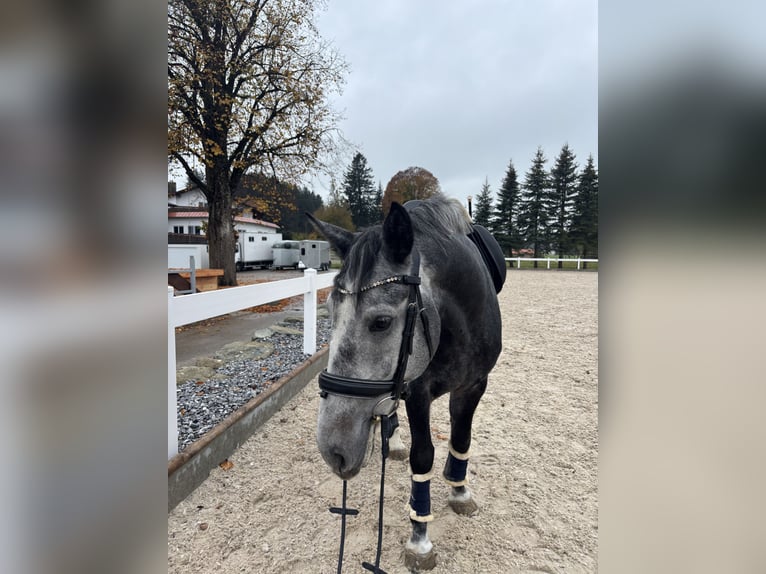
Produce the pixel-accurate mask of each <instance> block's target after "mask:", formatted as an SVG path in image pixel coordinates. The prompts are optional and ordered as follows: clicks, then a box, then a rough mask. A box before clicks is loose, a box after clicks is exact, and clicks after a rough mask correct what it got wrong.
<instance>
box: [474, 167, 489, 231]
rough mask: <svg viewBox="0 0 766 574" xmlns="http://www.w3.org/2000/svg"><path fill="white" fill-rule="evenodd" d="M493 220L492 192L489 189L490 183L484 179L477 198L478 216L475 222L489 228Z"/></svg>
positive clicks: (475, 216) (475, 217)
mask: <svg viewBox="0 0 766 574" xmlns="http://www.w3.org/2000/svg"><path fill="white" fill-rule="evenodd" d="M491 218H492V192H491V191H490V189H489V181H488V180H487V178H486V177H485V178H484V184H483V185H482V186H481V191H480V192H479V195H477V196H476V215H474V217H473V222H474V223H475V224H477V225H483V226H484V227H487V228H489V226H490V223H491Z"/></svg>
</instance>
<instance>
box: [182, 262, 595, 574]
mask: <svg viewBox="0 0 766 574" xmlns="http://www.w3.org/2000/svg"><path fill="white" fill-rule="evenodd" d="M500 304H501V309H502V312H503V329H504V346H503V354H502V355H501V356H500V359H499V360H498V364H497V366H496V367H495V369H494V370H493V372H492V373H491V374H490V380H489V387H488V390H487V393H486V395H485V397H484V399H483V400H482V402H481V404H480V405H479V408H478V410H477V412H476V417H475V421H474V434H473V436H474V440H473V445H472V458H471V462H470V464H469V477H470V481H471V485H472V489H473V491H474V493H475V495H476V499H477V502H478V503H479V505H480V510H479V512H478V513H477V514H476V515H475V516H473V517H471V518H467V517H463V516H457V515H455V514H454V513H453V512H452V511H451V510H450V509H449V507H448V506H447V493H448V487H447V486H446V484H444V482H443V481H442V480H440V479H439V478H438V477H437V478H435V480H434V481H433V482H432V487H431V488H432V499H433V500H432V511H433V513H434V515H435V517H436V518H435V520H434V522H432V523H431V525H430V526H429V532H430V534H431V539H432V541H433V543H434V546H435V549H436V551H437V553H438V563H437V566H436V568H435V569H434V570H432V572H433V573H434V574H447V573H449V574H463V573H481V574H487V573H490V574H491V573H501V572H502V573H508V572H511V573H518V572H527V573H532V572H538V573H539V572H547V573H559V572H560V573H584V572H596V571H597V554H598V546H597V541H598V503H597V501H598V497H597V488H598V486H597V485H598V482H597V480H598V468H597V461H598V422H597V421H598V418H597V412H598V389H597V381H598V274H597V273H593V272H581V273H577V272H557V271H516V270H509V274H508V281H507V283H506V286H505V288H504V290H503V292H502V293H501V294H500ZM318 403H319V397H318V394H317V387H316V382H312V383H310V384H309V385H308V386H307V387H306V389H304V390H303V391H302V392H301V393H300V394H299V395H297V396H296V397H295V398H294V399H293V400H292V401H291V402H290V403H289V404H288V405H287V406H285V407H284V408H283V409H282V411H280V413H278V414H276V415H275V416H274V417H272V418H271V420H269V421H268V422H267V423H266V424H265V425H264V426H263V427H261V429H259V431H258V432H256V433H255V434H254V435H253V436H252V437H251V438H250V439H249V440H248V441H247V442H246V443H245V444H244V445H242V447H241V448H240V449H239V450H238V451H237V452H236V453H234V455H233V456H232V457H231V458H230V459H229V460H230V462H232V463H233V467H231V468H229V470H223V469H221V468H216V469H214V470H213V472H212V473H211V475H210V477H209V478H208V479H207V481H205V483H204V484H203V485H201V486H200V487H199V488H198V489H197V490H196V491H195V492H194V493H192V494H191V495H190V496H189V497H188V498H187V499H186V500H184V501H182V502H181V503H180V504H179V505H178V506H177V507H176V508H175V509H174V510H173V511H172V512H171V513H169V514H168V572H169V573H178V574H182V573H183V574H193V573H213V572H216V573H219V572H220V573H235V572H257V573H261V572H264V573H266V572H268V573H288V572H290V573H292V572H300V573H303V572H311V573H320V574H321V573H327V574H329V573H333V572H335V571H336V567H337V566H336V564H337V551H338V542H339V532H340V523H339V519H338V517H337V516H335V515H331V514H330V513H329V512H328V511H327V508H328V507H329V506H333V505H338V504H339V503H340V494H341V481H340V480H339V479H337V478H336V477H335V476H334V475H332V474H331V472H330V471H329V469H328V468H327V467H326V466H325V464H324V462H323V461H322V460H321V457H320V456H319V453H318V451H317V447H316V440H315V425H316V416H317V408H318ZM400 420H401V422H402V427H403V432H402V434H403V438H404V439H405V443H408V438H409V433H408V428H407V423H406V415H405V414H404V411H403V409H402V412H401V413H400ZM431 428H432V436H433V440H434V444H435V446H436V461H435V467H436V468H437V469H441V467H442V465H443V464H444V460H445V459H446V455H447V432H448V429H449V414H448V412H447V399H446V397H443V398H441V399H439V400H437V401H436V402H435V403H434V405H433V408H432V423H431ZM379 472H380V467H379V462H377V459H376V462H373V463H371V464H370V466H368V467H367V468H365V469H363V470H362V472H361V473H360V475H359V476H358V477H356V478H354V480H352V481H351V482H350V483H349V506H351V507H353V508H358V509H359V510H360V514H359V515H358V516H356V517H353V518H350V519H349V522H348V532H347V538H346V553H345V561H344V571H345V572H363V571H364V570H363V569H362V568H361V565H360V562H361V561H363V560H368V561H369V560H373V559H374V555H375V543H376V536H377V522H376V521H377V494H378V479H379ZM408 495H409V472H408V466H407V463H406V461H390V462H389V463H388V464H387V467H386V504H385V510H384V533H383V536H384V539H383V540H384V549H383V554H382V560H381V565H382V566H383V567H384V568H385V569H386V571H387V572H389V573H390V574H399V573H404V572H406V570H405V568H404V566H403V561H402V557H401V553H402V547H403V544H404V542H405V541H406V538H407V537H408V535H409V531H410V526H409V521H408V519H407V514H406V512H405V507H406V504H407V500H408Z"/></svg>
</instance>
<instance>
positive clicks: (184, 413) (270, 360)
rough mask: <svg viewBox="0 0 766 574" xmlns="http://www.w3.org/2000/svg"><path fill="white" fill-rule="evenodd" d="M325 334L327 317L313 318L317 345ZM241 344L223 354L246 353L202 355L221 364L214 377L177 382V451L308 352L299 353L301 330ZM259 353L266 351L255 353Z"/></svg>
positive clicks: (291, 366)
mask: <svg viewBox="0 0 766 574" xmlns="http://www.w3.org/2000/svg"><path fill="white" fill-rule="evenodd" d="M293 326H294V325H293ZM288 329H289V327H288ZM329 335H330V320H329V319H324V318H320V319H318V320H317V346H318V347H322V346H323V345H326V344H327V342H328V340H329ZM241 347H243V349H242V350H240V351H238V352H236V354H234V353H228V355H229V356H231V355H232V354H234V356H242V355H245V356H248V355H250V356H249V357H247V358H234V359H232V358H228V359H223V358H218V356H215V355H214V356H213V357H208V358H203V359H201V360H199V362H200V364H206V363H207V364H210V363H211V362H212V363H213V364H215V363H220V366H218V368H215V369H214V373H215V375H214V378H210V379H205V380H200V379H187V380H185V381H183V382H181V383H180V384H179V385H178V389H177V391H176V396H177V405H178V407H177V413H178V451H179V452H182V451H183V450H184V449H185V448H186V447H187V446H189V445H190V444H191V443H193V442H194V441H195V440H197V439H198V438H200V437H201V436H202V435H204V434H205V433H206V432H208V431H209V430H210V429H212V428H213V427H214V426H215V425H217V424H218V423H219V422H221V421H222V420H223V419H225V418H226V417H227V416H228V415H229V414H231V413H232V412H234V411H235V410H237V409H238V408H239V407H241V406H242V405H244V404H245V403H247V402H248V401H249V400H250V399H252V398H253V397H255V396H257V395H259V394H261V392H263V391H264V390H265V389H267V388H268V387H269V385H270V384H271V383H273V382H275V381H278V380H279V379H280V378H282V377H284V376H285V375H287V374H288V373H290V372H291V371H292V370H293V369H295V367H297V366H298V365H299V364H300V363H302V362H303V361H305V360H306V358H307V357H308V355H306V354H304V353H303V335H302V334H289V333H273V334H272V335H271V336H269V337H267V338H264V339H263V340H262V341H261V342H260V344H259V345H257V346H254V347H248V346H247V345H242V346H241ZM264 354H267V356H265V357H263V358H261V357H260V356H259V355H264ZM253 355H254V356H253Z"/></svg>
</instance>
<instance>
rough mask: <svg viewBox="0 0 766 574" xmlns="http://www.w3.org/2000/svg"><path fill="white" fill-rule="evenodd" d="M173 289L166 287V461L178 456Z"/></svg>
mask: <svg viewBox="0 0 766 574" xmlns="http://www.w3.org/2000/svg"><path fill="white" fill-rule="evenodd" d="M173 297H174V295H173V288H172V287H170V286H168V460H170V459H171V458H173V457H174V456H175V455H176V454H178V422H177V416H176V410H177V405H176V402H177V400H178V397H177V395H176V329H175V327H174V326H173V321H172V320H171V319H172V314H173Z"/></svg>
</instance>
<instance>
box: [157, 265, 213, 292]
mask: <svg viewBox="0 0 766 574" xmlns="http://www.w3.org/2000/svg"><path fill="white" fill-rule="evenodd" d="M171 274H175V275H178V276H180V277H183V278H184V279H186V280H187V281H191V272H189V271H181V270H177V271H174V270H172V269H168V277H170V275H171ZM195 275H196V283H197V291H200V292H201V291H215V290H216V289H218V278H219V277H223V269H197V270H196V271H195ZM174 286H175V285H174Z"/></svg>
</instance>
